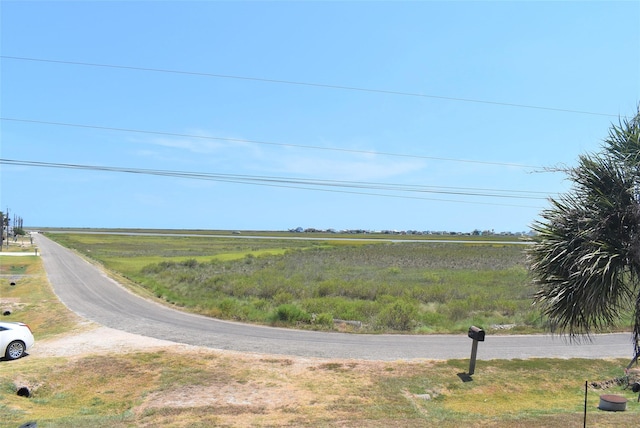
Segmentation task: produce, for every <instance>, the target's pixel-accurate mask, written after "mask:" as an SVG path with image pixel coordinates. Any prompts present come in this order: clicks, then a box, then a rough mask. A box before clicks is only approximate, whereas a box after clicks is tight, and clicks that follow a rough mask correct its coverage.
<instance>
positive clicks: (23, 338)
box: [0, 322, 35, 360]
mask: <svg viewBox="0 0 640 428" xmlns="http://www.w3.org/2000/svg"><path fill="white" fill-rule="evenodd" d="M34 343H35V340H34V339H33V333H32V332H31V329H30V328H29V326H28V325H26V324H25V323H22V322H0V356H2V355H4V357H5V358H6V359H7V360H15V359H18V358H20V357H22V356H24V354H25V352H27V350H28V349H30V348H31V347H32V346H33V344H34Z"/></svg>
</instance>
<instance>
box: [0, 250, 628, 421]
mask: <svg viewBox="0 0 640 428" xmlns="http://www.w3.org/2000/svg"><path fill="white" fill-rule="evenodd" d="M265 248H266V247H265ZM258 250H259V249H255V251H258ZM236 251H238V250H237V249H236ZM191 256H192V255H190V256H189V257H191ZM0 273H1V274H2V277H1V278H2V282H1V283H0V305H1V306H2V307H3V308H4V307H6V306H10V307H11V308H12V314H11V315H10V316H8V317H4V319H5V320H21V321H25V322H27V323H29V324H30V325H31V326H32V328H33V329H34V333H35V336H36V340H37V342H39V341H42V340H46V339H51V338H55V337H60V336H61V335H64V334H68V333H69V332H73V331H74V330H75V329H82V328H86V327H82V323H81V320H80V319H79V318H78V317H76V316H75V315H73V314H71V313H69V312H68V311H67V310H66V308H65V307H64V306H63V305H62V304H60V303H59V301H58V300H57V299H56V298H55V295H53V293H52V290H51V288H50V286H49V284H48V282H47V279H46V275H45V274H44V271H43V268H42V264H41V261H40V259H39V258H37V257H6V256H0ZM8 279H11V280H14V281H15V282H16V285H14V286H12V285H10V282H9V281H8ZM104 340H105V341H106V342H108V341H109V337H105V338H104ZM627 363H628V361H626V360H624V361H623V360H581V359H577V360H576V359H574V360H556V359H532V360H492V361H478V364H477V366H476V373H475V375H474V376H473V381H471V382H463V381H462V380H461V379H460V377H458V374H459V373H463V372H465V371H466V370H467V368H468V361H466V360H450V361H412V362H407V361H395V362H368V361H359V360H321V359H317V360H316V359H296V358H287V357H282V356H273V357H272V356H265V355H251V354H247V355H240V354H237V353H234V352H224V351H215V350H207V349H195V350H192V351H190V352H189V353H185V352H184V351H183V350H180V349H176V348H175V347H170V348H166V349H165V350H162V351H158V352H147V351H142V350H141V351H139V352H130V353H114V354H110V355H102V354H99V353H95V354H88V355H78V356H72V357H61V356H60V357H43V356H39V355H38V352H37V347H36V348H35V349H34V351H33V352H32V355H29V356H27V357H25V358H22V359H20V360H17V361H0V414H2V418H0V426H1V427H17V426H19V425H20V424H22V423H25V422H27V421H37V422H38V426H44V427H73V426H91V427H110V428H117V427H157V426H167V427H210V426H229V427H231V426H233V427H248V426H296V427H334V426H358V427H389V426H403V427H431V426H438V427H458V426H461V425H463V426H481V427H522V426H526V427H555V426H558V427H566V426H581V425H582V422H583V411H584V407H583V406H584V385H585V381H590V382H591V381H603V380H609V379H614V378H618V377H620V376H622V374H623V371H622V369H623V367H624V366H626V364H627ZM24 385H28V386H29V387H30V389H31V391H32V396H31V397H30V398H25V397H19V396H17V394H16V391H17V388H18V387H20V386H24ZM602 393H615V394H620V395H623V396H625V397H627V398H628V399H629V403H628V405H627V411H626V412H618V413H610V412H603V411H600V410H598V409H597V406H598V403H599V395H600V394H602ZM636 398H637V395H636V394H633V393H632V392H631V391H630V390H629V389H623V387H622V386H618V385H613V386H611V387H610V388H609V389H607V390H604V391H603V390H598V389H594V388H593V387H591V386H590V387H589V394H588V401H587V421H588V426H589V427H614V426H635V425H636V424H637V421H638V420H639V418H640V404H638V403H637V402H636Z"/></svg>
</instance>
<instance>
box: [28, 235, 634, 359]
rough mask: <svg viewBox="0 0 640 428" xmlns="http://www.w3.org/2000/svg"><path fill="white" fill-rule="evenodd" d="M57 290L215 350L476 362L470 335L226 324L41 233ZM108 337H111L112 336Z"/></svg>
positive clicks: (141, 329)
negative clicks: (169, 302) (174, 303)
mask: <svg viewBox="0 0 640 428" xmlns="http://www.w3.org/2000/svg"><path fill="white" fill-rule="evenodd" d="M35 239H36V243H37V244H38V246H39V248H40V253H41V255H42V260H43V262H44V266H45V269H46V272H47V276H48V277H49V281H50V282H51V284H52V286H53V289H54V290H55V292H56V294H57V295H58V297H59V298H60V299H61V300H62V302H63V303H64V304H65V305H67V307H69V308H70V309H71V310H72V311H74V312H76V313H77V314H79V315H81V316H83V317H85V318H87V319H90V320H92V321H95V322H97V323H99V324H102V325H105V326H107V327H111V328H115V329H119V330H123V331H127V332H130V333H136V334H141V335H144V336H150V337H155V338H158V339H165V340H171V341H174V342H180V343H187V344H192V345H200V346H207V347H211V348H215V349H226V350H235V351H241V352H255V353H268V354H282V355H291V356H300V357H320V358H353V359H365V360H387V361H392V360H412V359H452V358H463V359H468V358H469V356H470V352H471V343H472V341H471V339H469V338H467V337H466V335H464V334H461V335H430V336H424V335H419V336H416V335H357V334H343V333H325V332H309V331H297V330H288V329H280V328H271V327H261V326H253V325H246V324H240V323H234V322H227V321H220V320H215V319H212V318H207V317H203V316H199V315H193V314H188V313H184V312H181V311H178V310H175V309H172V308H169V307H166V306H163V305H161V304H158V303H155V302H151V301H148V300H145V299H143V298H141V297H139V296H137V295H134V294H133V293H131V292H129V291H128V290H126V289H125V288H124V287H122V286H120V285H119V284H117V283H116V282H115V281H113V280H112V279H110V278H108V277H107V276H106V275H105V274H104V273H103V272H102V271H101V270H100V269H98V268H96V267H95V266H93V265H92V264H90V263H89V262H87V261H86V260H84V259H83V258H81V257H79V256H78V255H76V254H75V253H74V252H72V251H70V250H68V249H66V248H64V247H62V246H60V245H58V244H57V243H55V242H53V241H51V240H50V239H48V238H46V237H45V236H43V235H35ZM630 337H631V335H630V334H609V335H599V336H596V337H595V338H594V341H593V342H591V343H583V344H575V343H568V342H567V341H566V340H564V339H562V338H559V337H552V336H549V335H534V336H524V335H523V336H498V335H495V336H494V335H489V336H487V337H486V340H485V341H484V342H481V343H480V344H479V346H478V359H513V358H532V357H550V358H574V357H575V358H609V357H621V358H629V359H631V357H632V353H633V346H632V344H631V341H630ZM105 340H108V338H105Z"/></svg>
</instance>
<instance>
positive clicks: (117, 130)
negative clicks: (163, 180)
mask: <svg viewBox="0 0 640 428" xmlns="http://www.w3.org/2000/svg"><path fill="white" fill-rule="evenodd" d="M0 120H4V121H11V122H22V123H35V124H39V125H54V126H69V127H75V128H87V129H100V130H105V131H116V132H130V133H139V134H149V135H162V136H165V137H183V138H197V139H203V140H216V141H231V142H236V143H250V144H262V145H270V146H279V147H295V148H301V149H312V150H325V151H336V152H343V153H355V154H366V155H378V156H394V157H403V158H414V159H429V160H437V161H446V162H463V163H474V164H482V165H498V166H508V167H515V168H531V169H544V167H542V166H535V165H524V164H518V163H509V162H491V161H479V160H471V159H453V158H445V157H437V156H423V155H408V154H401V153H390V152H378V151H373V150H356V149H344V148H339V147H322V146H312V145H304V144H290V143H276V142H269V141H257V140H247V139H241V138H227V137H212V136H207V135H197V134H183V133H176V132H165V131H150V130H143V129H131V128H116V127H111V126H99V125H84V124H78V123H65V122H52V121H45V120H35V119H20V118H13V117H0Z"/></svg>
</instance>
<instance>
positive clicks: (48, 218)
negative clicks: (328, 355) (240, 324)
mask: <svg viewBox="0 0 640 428" xmlns="http://www.w3.org/2000/svg"><path fill="white" fill-rule="evenodd" d="M0 14H1V43H2V44H1V54H2V58H0V61H1V62H0V66H1V69H0V71H1V75H0V78H1V87H0V90H1V92H0V94H1V99H0V101H1V105H0V107H1V117H2V120H1V121H0V126H1V130H0V131H1V158H2V159H3V160H5V161H4V163H3V164H1V165H0V174H1V176H0V178H1V186H2V187H1V194H0V209H1V210H3V211H5V210H6V208H9V210H10V213H11V214H13V213H16V214H18V215H20V216H21V217H22V218H23V219H24V223H25V225H28V226H41V227H44V226H54V227H55V226H60V227H143V228H172V229H177V228H189V229H242V230H283V229H288V228H294V227H298V226H301V227H316V228H335V229H352V228H362V229H372V230H382V229H397V230H407V229H412V230H455V231H461V232H468V231H472V230H474V229H480V230H491V229H493V230H495V231H514V232H515V231H527V230H529V227H530V225H531V224H532V223H533V222H534V221H535V220H536V219H537V218H538V216H539V214H540V211H541V210H542V209H544V208H545V207H546V206H547V201H546V199H545V198H546V197H548V196H555V195H557V194H558V193H560V192H565V191H567V190H568V188H569V183H568V182H567V181H566V179H565V178H566V177H565V176H564V175H562V174H559V173H551V172H544V168H545V167H555V166H559V165H569V166H571V165H575V163H576V160H577V158H578V156H579V155H580V154H584V153H586V152H593V151H597V150H598V149H599V147H600V146H601V143H602V140H603V139H604V138H605V137H606V135H607V133H608V129H609V127H610V125H611V124H612V123H617V122H618V118H619V117H620V116H631V115H633V114H634V112H635V111H636V108H637V104H638V102H639V101H640V2H637V1H633V2H632V1H629V2H612V1H606V2H517V1H513V2H457V1H449V2H430V1H425V2H419V1H412V2H364V1H352V2H303V1H298V2H244V1H238V2H204V1H198V2H184V1H181V2H154V1H141V2H124V1H105V2H94V1H91V2H54V1H46V2H33V1H27V2H23V1H2V2H1V3H0ZM135 131H144V132H135ZM7 161H11V162H7ZM14 161H18V162H14ZM35 163H37V164H38V165H51V164H57V165H66V166H68V165H77V166H81V167H82V168H51V167H44V166H34V165H35ZM94 167H109V168H112V169H113V170H110V171H106V170H103V169H97V168H94ZM124 170H127V171H130V172H122V171H124ZM150 170H153V171H157V172H158V174H160V175H158V174H149V173H148V172H149V171H150ZM177 172H180V174H178V173H177ZM185 173H189V174H191V173H198V174H200V175H199V176H198V179H195V178H194V177H193V175H191V177H185Z"/></svg>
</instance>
